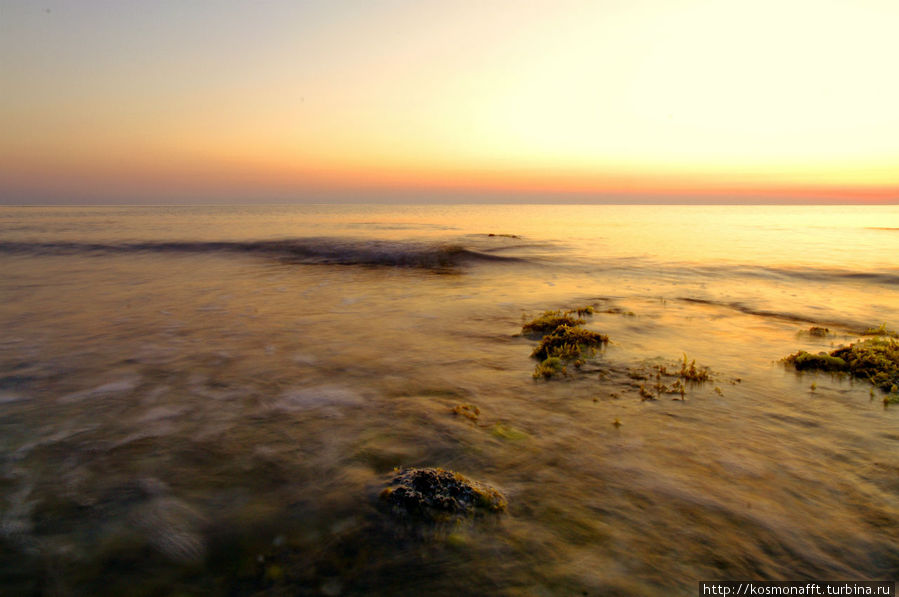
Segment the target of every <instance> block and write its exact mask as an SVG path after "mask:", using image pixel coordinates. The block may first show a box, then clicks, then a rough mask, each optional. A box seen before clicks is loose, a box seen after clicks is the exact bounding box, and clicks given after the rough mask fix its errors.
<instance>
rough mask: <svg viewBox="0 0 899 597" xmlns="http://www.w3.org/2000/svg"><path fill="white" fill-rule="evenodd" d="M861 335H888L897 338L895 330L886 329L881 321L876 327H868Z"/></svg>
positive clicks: (898, 335) (898, 336)
mask: <svg viewBox="0 0 899 597" xmlns="http://www.w3.org/2000/svg"><path fill="white" fill-rule="evenodd" d="M861 335H862V336H888V337H890V338H899V334H897V333H896V331H895V330H888V329H887V324H886V323H881V324H880V325H879V326H877V327H876V328H868V329H866V330H865V331H863V332H862V334H861Z"/></svg>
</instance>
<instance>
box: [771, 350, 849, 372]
mask: <svg viewBox="0 0 899 597" xmlns="http://www.w3.org/2000/svg"><path fill="white" fill-rule="evenodd" d="M784 361H785V362H786V363H788V364H790V365H793V366H794V367H796V369H797V370H799V371H805V370H807V369H814V370H818V371H848V370H849V365H848V364H847V363H846V361H844V360H843V359H841V358H839V357H835V356H831V355H829V354H827V353H826V352H819V353H818V354H812V353H810V352H805V351H804V350H800V351H799V352H797V353H796V354H791V355H790V356H788V357H787V358H786V359H784Z"/></svg>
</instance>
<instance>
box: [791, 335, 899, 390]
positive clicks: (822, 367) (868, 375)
mask: <svg viewBox="0 0 899 597" xmlns="http://www.w3.org/2000/svg"><path fill="white" fill-rule="evenodd" d="M784 362H785V363H787V364H790V365H793V366H794V367H796V369H798V370H800V371H803V370H818V371H846V372H848V373H851V374H852V375H853V376H855V377H859V378H862V379H867V380H868V381H870V382H871V383H873V384H874V385H875V386H877V387H879V388H881V389H883V390H885V391H894V390H893V388H894V387H895V386H897V385H899V341H896V340H894V339H892V338H885V337H878V338H870V339H868V340H862V341H861V342H856V343H855V344H850V345H849V346H844V347H841V348H838V349H836V350H834V351H832V352H831V353H830V354H827V353H823V352H821V353H818V354H810V353H808V352H805V351H800V352H797V353H796V354H793V355H790V356H788V357H787V358H785V359H784Z"/></svg>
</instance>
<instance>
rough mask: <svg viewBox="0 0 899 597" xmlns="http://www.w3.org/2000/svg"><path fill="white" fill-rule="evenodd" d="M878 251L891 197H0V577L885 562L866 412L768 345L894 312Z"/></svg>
mask: <svg viewBox="0 0 899 597" xmlns="http://www.w3.org/2000/svg"><path fill="white" fill-rule="evenodd" d="M897 256H899V206H896V205H886V206H770V205H762V206H760V205H741V206H732V205H731V206H699V205H692V206H674V205H421V206H418V205H277V206H271V205H248V206H234V205H231V206H104V207H70V206H68V207H0V594H2V595H4V596H6V595H54V596H57V595H58V596H63V595H78V596H80V595H85V596H88V595H89V596H94V595H116V596H118V595H129V596H144V595H146V596H156V595H159V596H162V595H179V596H186V595H223V596H243V595H253V596H282V595H332V596H333V595H401V594H402V595H449V594H452V595H522V596H524V595H528V596H531V595H533V596H543V595H547V596H549V595H696V594H697V589H698V583H699V582H700V581H714V580H746V579H765V580H895V579H896V578H899V458H897V457H899V407H896V406H892V407H890V406H889V405H886V404H885V403H884V393H883V392H882V391H881V390H880V389H877V388H874V387H873V386H872V385H871V384H870V383H868V382H866V381H865V380H859V379H852V378H849V377H846V376H841V375H835V374H828V373H813V372H798V371H796V370H795V369H794V368H792V367H790V366H788V365H786V364H785V363H784V362H783V359H784V357H786V356H788V355H790V354H793V353H795V352H797V351H799V350H805V351H809V352H813V353H816V352H821V351H825V352H827V351H831V350H834V349H835V348H836V347H839V346H843V345H847V344H849V343H852V342H857V341H859V339H860V338H862V337H863V334H864V333H865V331H866V330H869V329H870V328H876V327H878V326H883V329H884V330H888V329H897V328H899V259H897ZM587 307H589V309H587ZM579 308H580V309H582V319H583V320H584V323H583V327H585V328H587V329H589V330H593V331H596V332H600V333H602V334H606V335H607V336H608V338H609V342H608V344H607V345H605V346H603V347H601V348H600V349H599V350H598V351H596V353H595V354H586V355H585V356H584V358H583V359H580V360H579V361H578V362H568V363H567V364H566V366H565V369H564V371H560V372H559V373H558V374H557V375H554V376H552V377H550V378H544V377H543V376H540V375H537V377H535V368H536V367H537V365H538V361H537V360H536V359H535V358H533V357H532V356H531V355H532V352H533V351H534V348H535V346H536V345H537V343H538V342H539V338H534V337H533V336H532V335H527V334H522V325H523V324H524V323H525V322H526V321H528V320H531V319H533V318H535V317H538V316H540V315H541V314H542V313H544V312H545V311H554V310H561V311H565V310H574V309H579ZM590 311H592V313H590ZM688 366H690V367H693V368H695V370H697V371H702V372H705V374H707V376H708V379H706V380H702V379H697V380H689V381H688V380H686V379H684V381H683V383H682V384H680V385H678V384H674V387H677V388H679V389H678V390H677V391H673V390H672V386H673V384H672V382H673V381H675V380H674V377H673V376H676V373H675V372H677V371H678V370H682V369H686V368H687V367H688ZM408 467H433V468H441V469H444V470H446V471H452V472H454V473H459V474H460V475H463V476H464V477H466V478H468V479H471V480H474V481H477V482H478V483H481V484H483V485H486V486H490V487H493V488H495V489H496V490H497V491H499V492H501V493H502V494H503V496H505V499H506V501H507V508H506V510H505V511H504V512H493V513H489V514H487V515H483V516H480V515H477V516H476V515H472V516H460V517H455V518H452V519H451V520H445V521H440V522H434V521H427V520H419V519H417V518H415V517H414V516H411V515H410V516H404V515H403V513H401V512H397V511H396V510H395V509H390V508H385V507H384V498H383V490H384V488H385V487H387V486H388V485H389V484H390V483H391V480H392V479H393V478H394V477H395V476H396V475H397V474H399V472H401V471H403V470H405V469H406V468H408Z"/></svg>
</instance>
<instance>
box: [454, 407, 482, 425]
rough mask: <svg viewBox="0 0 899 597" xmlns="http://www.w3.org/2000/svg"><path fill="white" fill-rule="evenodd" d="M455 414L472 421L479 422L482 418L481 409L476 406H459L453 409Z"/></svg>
mask: <svg viewBox="0 0 899 597" xmlns="http://www.w3.org/2000/svg"><path fill="white" fill-rule="evenodd" d="M453 414H456V415H460V416H463V417H465V418H466V419H469V420H471V421H477V420H478V417H479V416H481V409H480V408H478V407H477V406H475V405H474V404H457V405H456V406H454V407H453Z"/></svg>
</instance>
